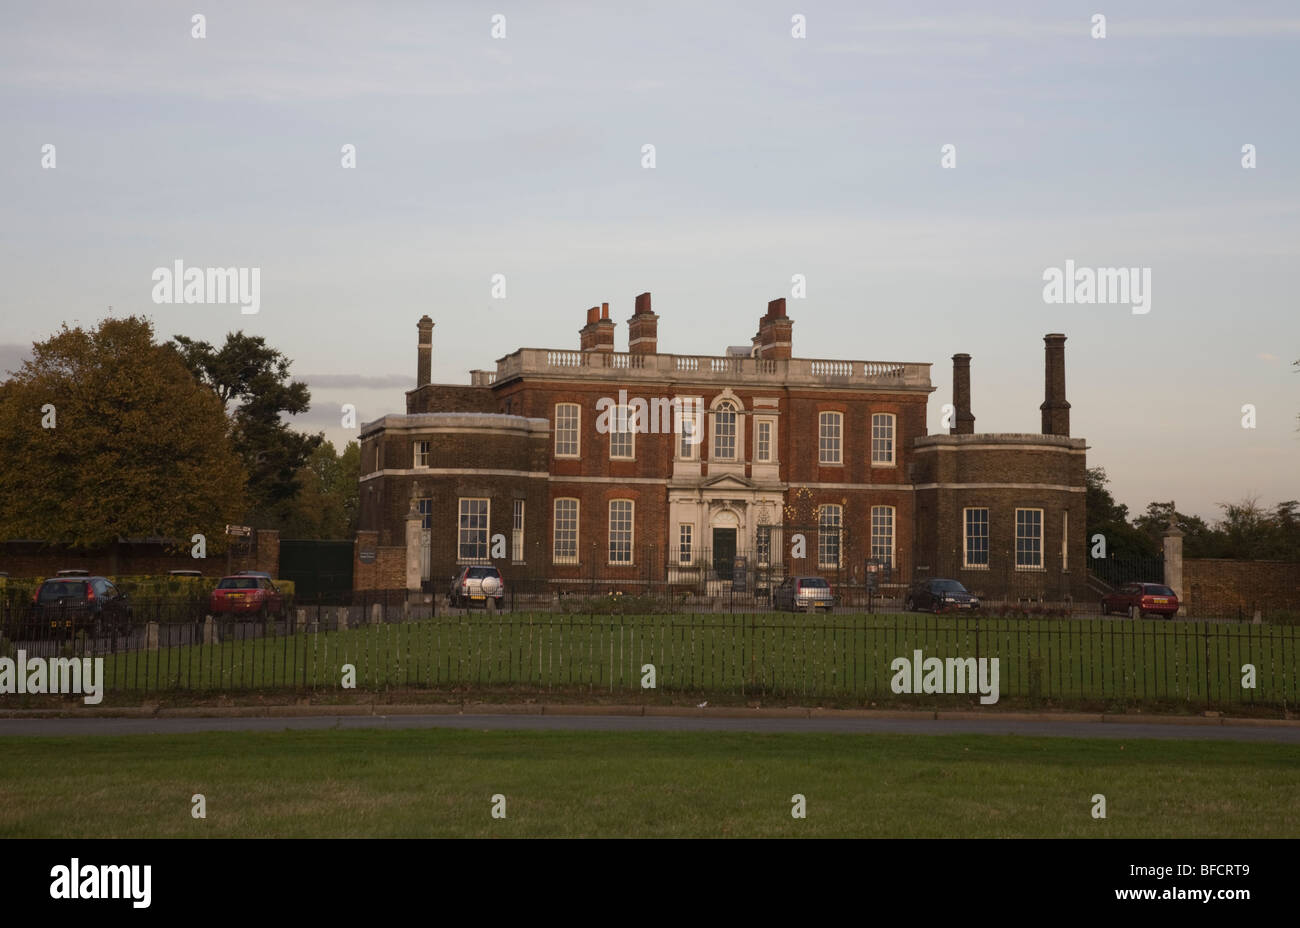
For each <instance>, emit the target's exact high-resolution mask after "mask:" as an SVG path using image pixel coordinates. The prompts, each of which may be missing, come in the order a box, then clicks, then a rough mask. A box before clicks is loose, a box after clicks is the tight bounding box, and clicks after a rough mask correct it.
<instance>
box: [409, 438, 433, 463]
mask: <svg viewBox="0 0 1300 928" xmlns="http://www.w3.org/2000/svg"><path fill="white" fill-rule="evenodd" d="M432 447H433V443H432V442H430V441H429V440H428V439H417V440H416V441H414V442H412V443H411V459H412V461H413V463H414V465H415V467H417V468H427V467H428V466H429V450H430V448H432Z"/></svg>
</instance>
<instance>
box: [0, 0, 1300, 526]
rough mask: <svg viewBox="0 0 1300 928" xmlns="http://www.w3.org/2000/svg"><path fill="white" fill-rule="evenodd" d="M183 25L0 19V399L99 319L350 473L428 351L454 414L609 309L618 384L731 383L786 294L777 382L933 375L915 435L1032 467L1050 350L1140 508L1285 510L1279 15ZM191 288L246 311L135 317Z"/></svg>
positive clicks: (1190, 11) (835, 8)
mask: <svg viewBox="0 0 1300 928" xmlns="http://www.w3.org/2000/svg"><path fill="white" fill-rule="evenodd" d="M192 6H193V7H195V9H194V10H190V9H189V8H183V7H179V6H177V5H175V4H169V3H161V2H159V3H131V2H116V3H111V4H98V3H93V4H92V3H89V2H87V3H77V4H72V3H60V2H48V3H40V4H18V3H15V2H12V0H10V2H6V3H5V10H4V22H5V27H4V29H3V31H2V32H0V124H2V125H3V126H4V127H5V132H4V139H5V145H4V150H3V156H0V210H3V218H4V222H3V223H2V224H0V246H2V247H0V280H3V286H2V287H0V371H3V370H5V369H7V368H12V367H14V366H16V365H17V364H18V363H19V360H20V358H21V357H22V355H23V353H24V352H25V351H26V350H27V348H28V347H29V346H30V344H31V342H32V341H34V340H40V339H44V338H46V337H48V336H49V335H50V334H51V333H52V332H53V331H54V330H55V329H57V327H58V325H59V324H60V323H61V322H63V321H67V322H69V323H70V324H83V325H93V324H94V323H95V322H96V321H97V320H99V319H100V318H102V317H103V316H105V315H106V314H107V313H108V312H109V309H108V308H109V307H110V306H111V307H112V308H113V309H112V311H113V313H114V314H127V313H137V314H145V315H148V316H150V317H151V318H152V319H153V320H154V322H155V325H156V327H157V331H158V334H159V335H160V336H161V337H170V336H172V335H175V334H185V335H189V336H194V337H198V338H204V339H208V340H212V341H220V340H221V339H222V338H223V337H224V335H225V333H226V332H228V331H232V330H234V329H237V328H242V329H244V330H245V331H246V332H250V333H257V334H262V335H265V336H266V337H267V339H268V340H269V341H270V342H271V343H272V344H273V345H275V346H276V347H278V348H280V349H281V350H283V351H284V352H285V353H286V354H288V355H289V356H290V357H291V358H293V360H294V367H293V370H294V372H295V375H296V376H298V377H302V378H304V379H306V380H307V381H308V382H309V383H310V384H311V386H312V388H313V397H314V400H315V406H316V408H315V410H314V411H313V413H312V414H310V415H309V416H307V417H306V419H305V421H306V424H308V425H311V426H312V427H313V428H320V427H326V428H327V434H328V436H329V437H330V438H331V439H333V440H335V441H336V442H338V441H341V440H345V439H346V438H347V437H348V433H346V432H344V431H343V430H342V429H340V428H338V427H337V426H338V424H339V414H338V409H339V406H340V404H342V403H348V402H350V403H354V404H355V405H356V406H357V407H358V410H359V415H360V418H361V419H362V420H363V421H364V420H368V419H373V418H377V417H378V416H380V415H382V414H384V413H386V412H401V411H404V405H403V404H404V398H403V392H404V390H405V389H408V388H409V387H411V386H413V385H414V377H415V357H416V352H415V336H416V330H415V322H416V320H417V319H418V318H419V317H420V316H421V315H423V314H425V313H428V314H429V315H430V316H431V317H432V318H433V319H434V321H435V322H436V323H437V328H436V329H435V331H434V343H435V345H434V378H435V380H440V381H444V382H451V383H467V382H468V373H467V372H468V371H469V370H470V369H471V368H491V367H492V366H493V362H494V361H495V359H496V358H498V357H500V356H502V355H504V354H507V353H509V352H510V351H513V350H514V349H515V348H518V347H521V346H535V347H558V348H576V347H577V343H578V335H577V330H578V328H579V327H581V325H582V324H583V322H584V317H585V310H586V308H587V307H589V306H592V305H594V304H598V303H601V302H609V303H610V304H611V315H612V316H613V317H614V318H615V320H616V321H617V322H618V324H619V325H618V341H617V346H618V348H619V350H625V349H626V343H627V330H626V325H625V322H626V319H627V318H628V316H630V315H631V313H632V309H633V299H634V297H635V295H636V294H638V293H640V292H642V291H645V290H649V291H651V292H652V293H653V294H654V308H655V311H656V312H657V313H659V315H660V317H661V318H660V323H659V345H660V350H662V351H668V352H678V353H689V354H718V353H721V352H722V351H723V350H724V348H725V346H727V345H733V344H746V343H747V342H748V340H749V338H750V336H751V335H753V334H754V331H755V329H756V327H757V320H758V317H759V316H760V315H761V314H762V312H763V311H764V308H765V306H766V303H767V301H768V300H770V299H774V298H776V297H780V296H786V297H789V296H790V295H791V294H790V287H791V277H792V275H794V274H803V275H806V278H807V297H806V299H802V300H795V299H791V300H790V302H789V314H790V316H791V317H792V318H793V319H794V320H795V326H794V341H795V353H796V354H797V355H799V356H802V357H814V358H854V359H864V360H903V361H930V362H933V363H934V368H933V380H934V383H935V385H936V386H937V387H938V390H937V392H936V393H935V394H934V395H933V396H932V398H931V403H930V431H931V432H937V431H940V430H941V429H940V423H939V417H940V415H941V409H940V407H941V405H942V404H943V403H945V402H948V401H949V400H950V399H951V372H950V361H949V358H950V357H951V355H952V354H953V353H955V352H959V351H965V352H969V353H970V354H971V355H972V356H973V361H972V368H971V370H972V374H971V378H972V396H973V411H974V414H975V416H976V427H977V430H979V431H1007V432H1033V431H1038V429H1039V426H1040V421H1039V411H1038V404H1039V403H1040V402H1041V401H1042V392H1043V371H1042V364H1043V343H1042V336H1043V334H1044V333H1047V332H1056V331H1060V332H1065V333H1066V334H1067V335H1068V336H1069V341H1068V342H1067V345H1066V366H1067V382H1068V389H1069V400H1070V402H1071V403H1072V404H1073V409H1072V411H1071V426H1072V433H1073V434H1074V435H1076V436H1083V437H1085V438H1087V439H1088V440H1089V445H1090V451H1089V453H1088V461H1089V463H1090V464H1092V465H1101V466H1104V467H1105V468H1106V470H1107V473H1108V474H1109V475H1110V477H1111V479H1112V485H1113V489H1114V490H1115V492H1116V495H1117V497H1118V498H1119V499H1120V500H1121V501H1122V502H1126V503H1128V504H1129V506H1130V508H1132V509H1134V510H1141V509H1143V508H1144V507H1145V505H1146V503H1147V502H1149V501H1151V500H1168V499H1176V500H1177V502H1178V506H1179V508H1180V509H1182V510H1185V511H1191V512H1195V513H1199V514H1201V515H1204V516H1207V517H1215V516H1217V515H1218V509H1217V507H1216V504H1217V503H1219V502H1224V501H1230V500H1236V499H1239V498H1241V497H1242V496H1244V495H1247V494H1254V495H1258V496H1259V497H1260V498H1261V501H1262V502H1263V503H1265V504H1266V505H1272V504H1273V503H1275V502H1277V501H1278V500H1283V499H1291V498H1296V497H1300V479H1298V478H1297V474H1300V433H1298V432H1297V425H1298V422H1297V413H1300V373H1297V372H1296V368H1295V367H1293V366H1292V362H1294V361H1296V360H1297V359H1300V312H1298V311H1297V310H1298V307H1297V302H1296V297H1295V290H1296V272H1297V269H1298V268H1300V262H1298V260H1297V259H1298V258H1300V172H1298V170H1297V169H1298V167H1300V118H1297V117H1298V115H1300V114H1298V113H1297V109H1298V108H1300V102H1298V100H1300V94H1298V93H1297V90H1298V88H1300V80H1298V78H1300V7H1297V5H1296V4H1295V3H1293V2H1277V3H1267V2H1234V3H1222V2H1214V3H1204V2H1200V3H1198V2H1149V3H1132V2H1128V3H1123V4H1113V5H1112V4H1108V3H1096V2H1089V3H1086V4H1085V3H1080V2H1041V0H1039V2H1026V3H978V2H967V0H963V2H951V3H923V2H900V3H872V4H862V3H854V2H834V3H833V2H821V0H817V2H803V0H798V2H781V3H774V2H731V3H721V2H707V0H692V2H682V3H675V2H668V0H660V2H655V3H651V4H636V5H632V4H604V3H594V2H592V3H539V2H535V0H530V2H528V3H522V4H514V3H500V2H497V0H493V2H492V3H487V4H484V3H450V2H447V3H433V4H430V3H374V4H357V3H347V4H336V3H324V2H313V3H301V4H298V3H265V2H251V3H242V2H219V3H199V4H193V5H192ZM193 12H202V13H203V14H204V15H205V16H206V17H207V22H206V33H207V35H206V38H202V39H197V38H193V37H192V36H191V31H192V28H193V26H192V24H191V19H190V17H191V14H192V13H193ZM1095 12H1102V13H1104V14H1106V16H1107V22H1106V32H1107V35H1106V38H1104V39H1094V38H1092V37H1091V35H1090V32H1091V30H1092V28H1093V27H1092V23H1091V16H1092V14H1093V13H1095ZM497 13H500V14H503V15H504V16H505V27H506V37H505V38H502V39H494V38H493V37H492V36H491V29H492V22H491V18H492V16H493V14H497ZM796 13H799V14H803V15H804V16H806V22H807V37H806V38H804V39H796V38H793V37H792V36H791V28H792V25H791V17H792V15H794V14H796ZM48 144H52V145H54V146H55V152H56V167H55V168H54V169H52V170H50V169H43V168H42V166H41V160H42V146H44V145H48ZM345 144H351V145H354V146H355V147H356V167H355V169H344V168H343V167H342V166H341V163H340V162H341V158H342V155H341V148H342V146H344V145H345ZM646 144H652V145H654V146H655V157H656V166H655V167H654V168H653V169H645V168H643V167H642V146H643V145H646ZM946 144H951V145H954V146H955V150H956V167H955V168H953V169H945V168H943V167H941V166H940V155H941V147H942V146H944V145H946ZM1246 144H1251V145H1254V146H1255V149H1256V157H1257V167H1256V168H1254V169H1252V170H1247V169H1243V167H1242V164H1241V162H1242V154H1241V149H1242V146H1243V145H1246ZM177 259H180V260H182V261H184V262H185V264H186V265H187V266H197V267H207V266H246V267H257V268H260V269H261V291H262V292H261V309H260V312H258V313H257V314H256V315H243V314H241V313H240V310H239V307H237V306H233V305H220V304H218V305H212V304H208V305H159V304H155V303H154V302H153V301H152V299H151V292H152V289H153V280H152V278H151V275H152V272H153V270H154V268H156V267H159V266H166V267H170V266H171V265H172V262H173V261H175V260H177ZM1067 259H1072V260H1073V261H1074V262H1075V263H1076V265H1079V266H1086V267H1111V266H1122V267H1147V268H1150V269H1151V274H1152V294H1151V305H1150V311H1149V312H1148V313H1146V314H1144V315H1140V314H1134V313H1133V312H1132V311H1131V310H1130V308H1129V307H1128V306H1123V305H1086V304H1085V305H1079V304H1074V305H1048V304H1045V303H1044V301H1043V296H1042V291H1043V272H1044V270H1045V269H1047V268H1050V267H1062V266H1064V263H1065V261H1066V260H1067ZM494 274H504V275H505V278H506V286H507V298H506V299H505V300H494V299H492V298H491V294H490V285H491V278H492V275H494ZM1247 403H1250V404H1254V406H1255V407H1256V409H1257V428H1255V429H1243V428H1242V427H1241V419H1242V413H1241V407H1242V406H1243V404H1247Z"/></svg>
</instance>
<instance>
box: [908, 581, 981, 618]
mask: <svg viewBox="0 0 1300 928" xmlns="http://www.w3.org/2000/svg"><path fill="white" fill-rule="evenodd" d="M903 607H904V608H905V609H907V611H908V612H912V611H915V610H919V611H922V612H934V613H939V612H946V611H950V610H956V611H962V612H974V611H976V610H978V609H979V607H980V601H979V597H977V596H976V595H975V594H973V593H972V592H970V590H968V589H966V587H964V586H962V585H961V583H960V582H959V581H957V580H945V579H941V578H935V579H931V580H922V581H921V582H919V583H916V584H913V586H912V588H911V589H910V590H908V592H907V599H906V601H905V602H904V603H903Z"/></svg>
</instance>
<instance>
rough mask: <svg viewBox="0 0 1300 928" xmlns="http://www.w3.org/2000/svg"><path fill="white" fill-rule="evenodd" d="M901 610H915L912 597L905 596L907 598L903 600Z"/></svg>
mask: <svg viewBox="0 0 1300 928" xmlns="http://www.w3.org/2000/svg"><path fill="white" fill-rule="evenodd" d="M903 611H904V612H915V611H916V603H915V601H913V599H912V597H910V596H909V597H907V599H905V600H903Z"/></svg>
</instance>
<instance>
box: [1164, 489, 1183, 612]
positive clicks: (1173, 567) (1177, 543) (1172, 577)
mask: <svg viewBox="0 0 1300 928" xmlns="http://www.w3.org/2000/svg"><path fill="white" fill-rule="evenodd" d="M1165 586H1167V587H1169V589H1171V590H1173V591H1174V593H1175V594H1176V595H1177V596H1178V602H1179V611H1180V612H1182V606H1186V605H1188V603H1189V599H1188V596H1187V591H1186V590H1185V589H1184V588H1183V532H1182V530H1181V529H1180V528H1179V527H1178V524H1177V522H1176V521H1175V516H1174V509H1173V504H1172V503H1171V504H1170V510H1169V526H1168V527H1167V528H1166V529H1165ZM1184 614H1186V613H1184Z"/></svg>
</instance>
